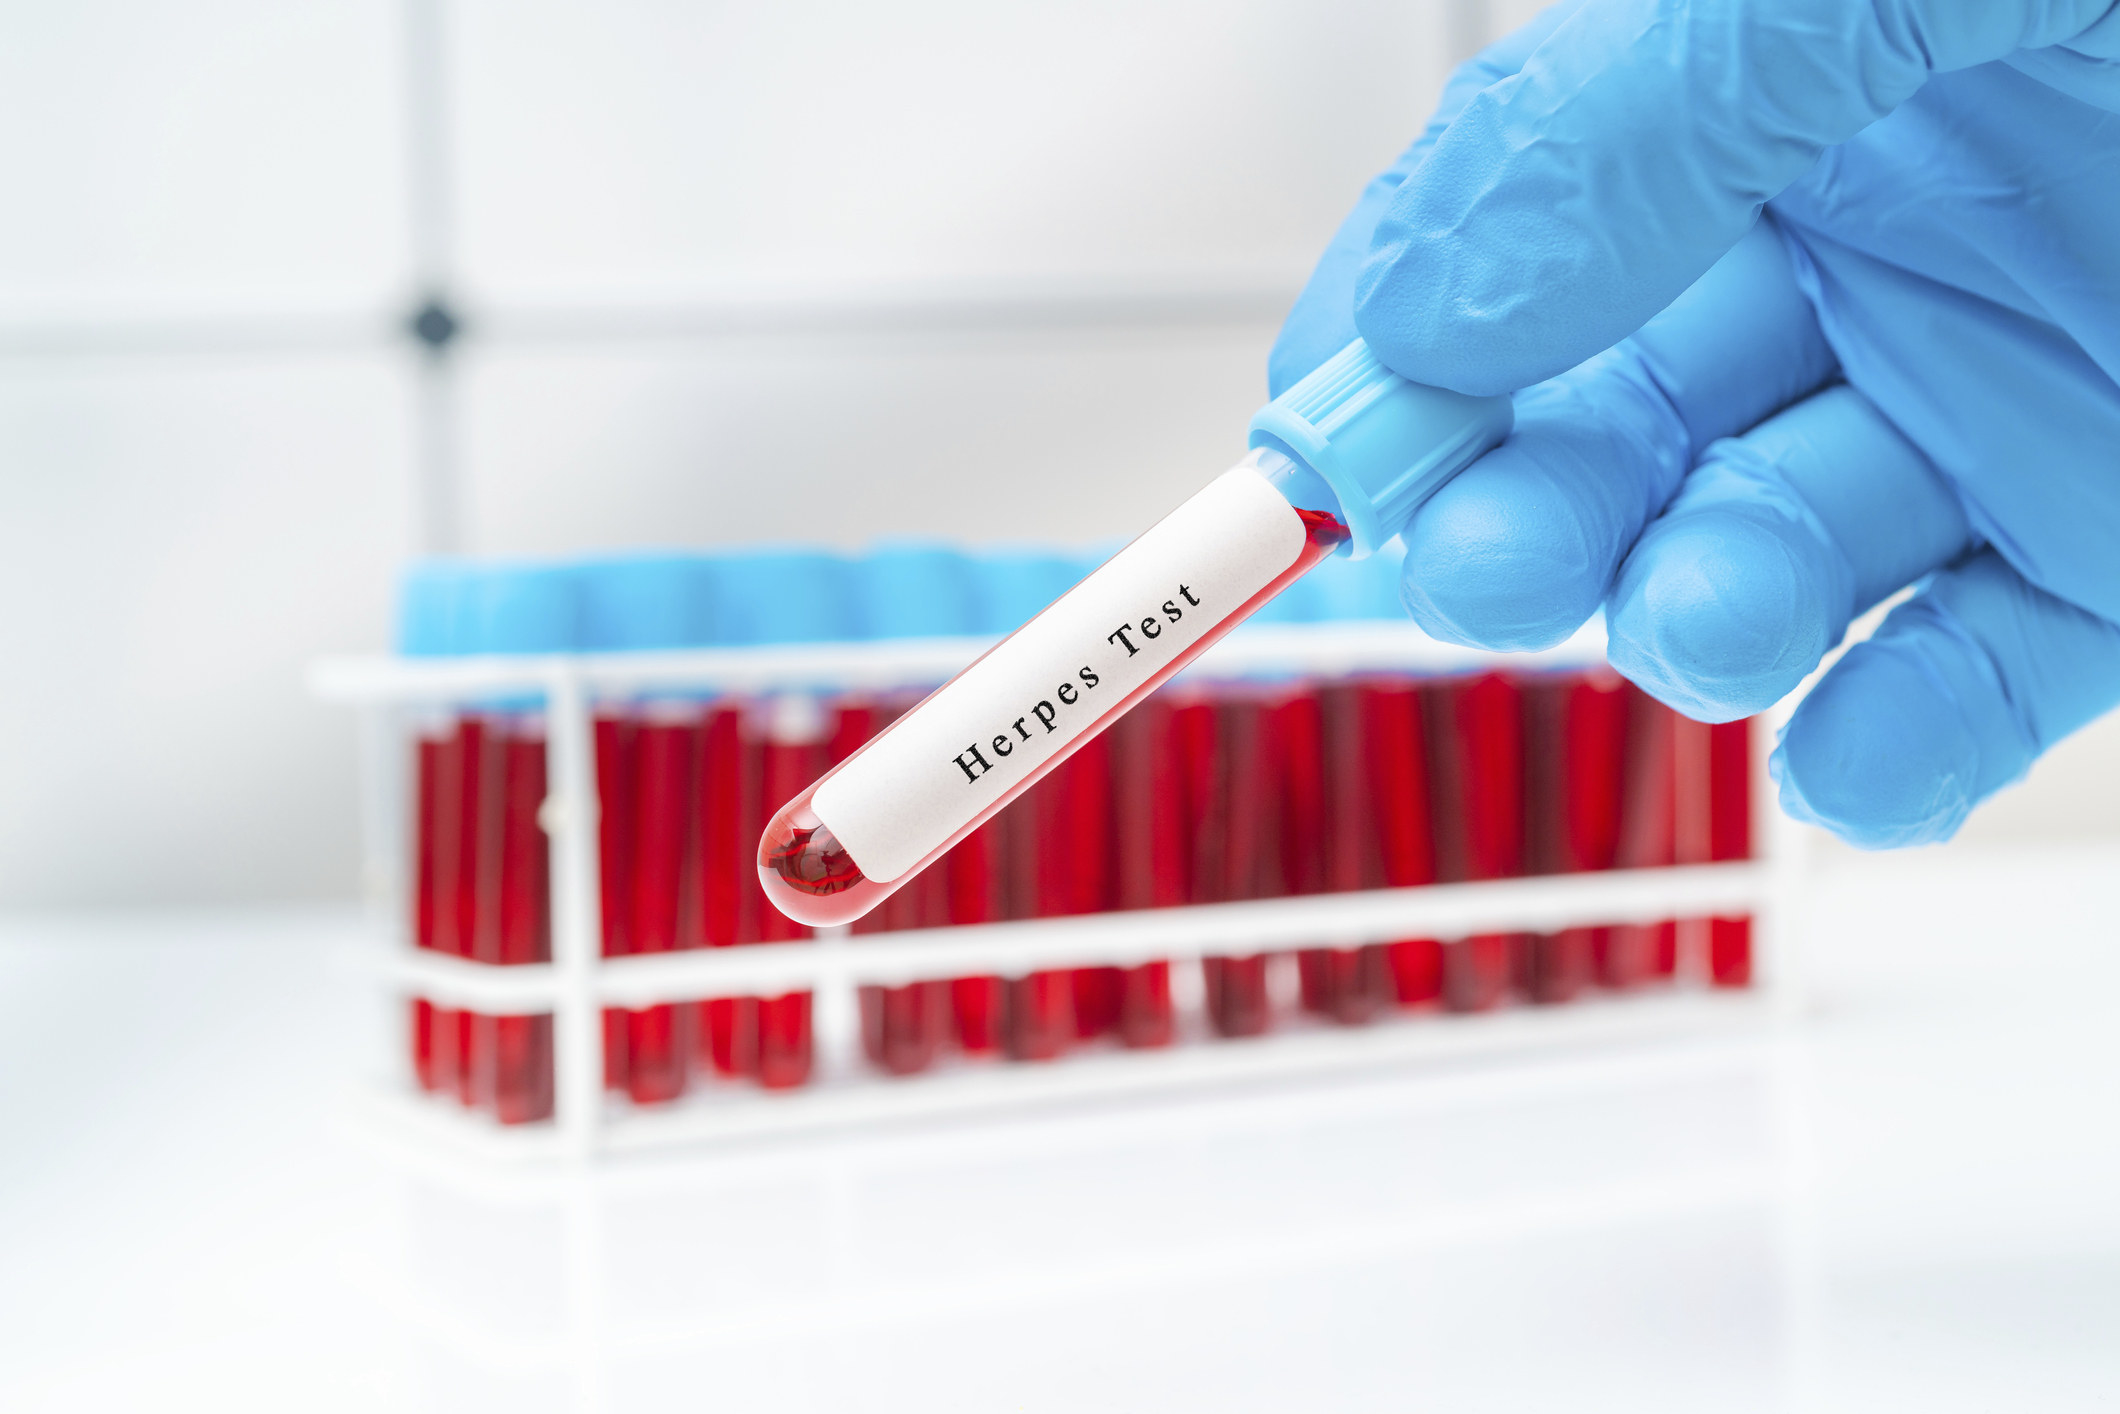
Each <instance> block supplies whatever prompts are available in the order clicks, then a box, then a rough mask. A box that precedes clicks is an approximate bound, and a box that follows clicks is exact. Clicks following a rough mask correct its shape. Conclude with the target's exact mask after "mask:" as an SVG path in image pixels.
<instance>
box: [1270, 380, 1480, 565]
mask: <svg viewBox="0 0 2120 1414" xmlns="http://www.w3.org/2000/svg"><path fill="white" fill-rule="evenodd" d="M1513 422H1514V414H1513V413H1512V412H1511V410H1510V404H1509V398H1508V397H1507V395H1500V394H1498V395H1495V396H1492V397H1473V396H1471V395H1469V394H1465V393H1453V392H1449V391H1448V390H1446V389H1442V388H1430V387H1428V386H1426V385H1425V384H1421V383H1409V382H1408V381H1406V380H1405V379H1404V378H1401V377H1399V375H1398V374H1396V373H1393V372H1392V371H1391V370H1390V369H1388V368H1386V367H1385V366H1384V365H1383V364H1381V363H1379V362H1377V358H1376V355H1375V354H1372V353H1371V352H1370V351H1369V345H1367V344H1365V343H1363V342H1362V341H1361V340H1360V339H1356V340H1355V341H1354V342H1353V343H1351V344H1349V345H1348V346H1347V347H1346V348H1344V349H1341V350H1340V351H1339V352H1338V353H1336V354H1334V355H1333V356H1332V357H1331V358H1329V359H1327V360H1325V362H1324V363H1322V364H1320V365H1319V366H1318V367H1317V368H1316V369H1315V370H1313V371H1312V373H1311V374H1310V376H1309V377H1307V378H1305V379H1303V380H1302V381H1301V382H1300V383H1297V384H1296V385H1295V386H1294V387H1293V388H1290V389H1289V390H1288V391H1287V392H1285V393H1283V394H1281V396H1280V397H1278V398H1275V399H1274V400H1273V401H1272V402H1270V403H1268V404H1267V405H1266V406H1265V407H1263V408H1261V409H1259V411H1258V413H1257V414H1256V415H1255V416H1254V417H1253V418H1252V420H1251V445H1252V446H1254V447H1271V448H1273V449H1275V450H1276V451H1280V452H1284V453H1286V454H1287V455H1289V456H1292V457H1294V458H1296V459H1297V460H1298V461H1301V462H1302V463H1304V464H1305V465H1306V466H1308V467H1309V468H1310V469H1311V470H1312V471H1315V472H1316V473H1317V474H1318V475H1319V476H1321V477H1323V478H1324V479H1325V483H1326V485H1328V486H1330V487H1332V490H1333V494H1334V495H1335V496H1338V497H1339V499H1340V510H1341V512H1342V514H1343V515H1344V516H1345V517H1346V520H1347V528H1348V529H1349V530H1350V531H1352V532H1353V542H1354V543H1353V547H1352V550H1353V554H1354V557H1355V558H1356V559H1361V558H1363V557H1364V556H1367V555H1371V554H1374V553H1375V552H1376V551H1377V549H1378V548H1379V547H1380V546H1382V545H1383V544H1384V543H1385V542H1386V541H1388V540H1390V539H1391V538H1392V537H1393V536H1395V535H1397V534H1398V533H1399V532H1400V531H1401V530H1404V529H1405V528H1406V522H1407V521H1409V520H1411V519H1412V518H1413V513H1414V512H1415V511H1416V510H1418V509H1419V508H1420V505H1421V502H1423V501H1425V500H1427V499H1428V498H1429V497H1430V496H1433V495H1434V494H1435V493H1436V492H1437V491H1438V490H1439V489H1441V487H1442V485H1443V483H1444V482H1446V481H1448V480H1449V479H1450V478H1451V477H1453V476H1455V475H1457V474H1458V473H1459V472H1460V471H1463V470H1464V469H1465V468H1466V467H1467V466H1470V465H1471V464H1472V463H1473V462H1474V461H1476V460H1477V459H1478V458H1479V457H1480V456H1482V455H1483V454H1485V453H1486V452H1487V451H1488V450H1490V449H1491V448H1493V447H1495V446H1497V445H1499V444H1500V443H1501V440H1502V439H1503V438H1504V437H1507V436H1508V435H1509V428H1510V427H1511V425H1512V424H1513Z"/></svg>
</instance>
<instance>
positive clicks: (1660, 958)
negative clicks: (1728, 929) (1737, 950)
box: [1656, 715, 1714, 976]
mask: <svg viewBox="0 0 2120 1414" xmlns="http://www.w3.org/2000/svg"><path fill="white" fill-rule="evenodd" d="M1713 733H1714V729H1713V728H1712V727H1710V726H1709V725H1708V724H1707V723H1705V722H1696V721H1693V720H1692V719H1691V718H1688V717H1685V716H1683V715H1675V716H1674V718H1673V720H1672V723H1671V734H1672V765H1671V779H1672V787H1673V790H1672V797H1673V799H1672V812H1671V818H1672V836H1673V840H1672V856H1673V860H1674V862H1676V863H1679V864H1706V863H1707V862H1709V861H1710V860H1711V859H1713V858H1714V852H1713V840H1712V835H1713V830H1714V819H1713V803H1712V801H1711V800H1710V795H1711V793H1712V790H1713V787H1714V780H1713V774H1714V773H1713V770H1712V765H1711V762H1712V756H1713V751H1712V741H1713ZM1713 933H1714V924H1713V923H1712V922H1711V921H1710V920H1709V919H1706V918H1685V919H1680V920H1678V921H1677V922H1676V923H1675V924H1673V926H1672V928H1671V934H1672V938H1671V945H1670V947H1669V949H1668V957H1669V964H1668V966H1667V965H1666V955H1667V950H1666V948H1665V947H1664V946H1663V945H1662V940H1661V939H1659V946H1658V950H1657V958H1656V962H1657V971H1658V972H1659V973H1662V974H1663V975H1665V976H1674V975H1676V973H1677V972H1678V969H1679V966H1680V954H1681V952H1683V954H1684V957H1685V959H1686V961H1687V962H1688V963H1689V964H1690V967H1689V970H1690V971H1695V972H1700V973H1705V972H1706V971H1707V970H1708V952H1709V950H1710V940H1711V937H1712V935H1713Z"/></svg>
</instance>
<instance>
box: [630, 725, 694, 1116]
mask: <svg viewBox="0 0 2120 1414" xmlns="http://www.w3.org/2000/svg"><path fill="white" fill-rule="evenodd" d="M654 710H655V711H656V712H657V713H658V714H659V715H656V716H650V717H647V718H644V719H643V720H641V721H640V722H639V723H638V724H637V725H636V726H635V727H634V734H633V789H632V792H631V795H632V802H631V803H632V806H633V828H632V831H631V837H630V845H631V851H632V856H633V869H632V877H631V887H632V896H631V898H630V899H629V900H628V901H627V923H628V928H629V932H630V943H631V951H632V952H634V953H665V952H672V951H675V950H676V949H677V947H678V946H679V944H680V941H681V939H680V937H679V918H680V912H681V907H682V903H683V900H684V897H685V893H686V885H687V879H686V870H687V866H688V865H696V861H697V857H698V856H697V852H696V851H694V850H692V849H690V848H689V847H688V846H689V845H690V843H691V841H690V832H691V822H692V810H691V806H692V800H693V796H694V792H695V784H694V771H695V747H696V745H697V741H698V735H699V733H698V731H697V729H696V727H695V726H694V724H693V723H692V722H691V721H688V720H666V719H664V717H665V716H667V715H668V714H671V713H673V712H674V711H676V710H677V709H674V708H671V707H668V706H662V707H659V708H657V709H654ZM691 1020H692V1009H691V1008H690V1007H683V1008H680V1007H678V1006H677V1005H676V1004H674V1003H669V1002H665V1003H662V1004H661V1005H657V1006H651V1007H644V1008H642V1009H641V1010H638V1011H632V1012H628V1013H627V1014H626V1093H627V1094H628V1095H629V1096H630V1097H631V1098H632V1099H633V1101H634V1103H635V1104H660V1103H663V1102H666V1101H669V1100H674V1099H676V1098H677V1097H678V1096H679V1095H682V1094H683V1093H684V1091H685V1080H686V1078H687V1075H688V1073H689V1062H690V1060H691V1051H692V1037H691V1034H690V1032H691Z"/></svg>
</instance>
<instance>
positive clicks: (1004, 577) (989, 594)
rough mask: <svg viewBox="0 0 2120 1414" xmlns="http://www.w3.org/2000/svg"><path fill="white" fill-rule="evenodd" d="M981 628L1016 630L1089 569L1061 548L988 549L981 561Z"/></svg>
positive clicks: (987, 630) (999, 632) (1039, 612)
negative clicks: (1061, 550) (1060, 549)
mask: <svg viewBox="0 0 2120 1414" xmlns="http://www.w3.org/2000/svg"><path fill="white" fill-rule="evenodd" d="M977 569H978V574H977V579H978V584H979V607H980V613H979V631H980V632H982V633H992V634H1004V633H1014V632H1015V631H1016V630H1017V629H1019V628H1022V627H1023V626H1024V625H1025V624H1027V623H1029V622H1030V621H1031V620H1032V619H1034V618H1036V617H1037V616H1038V615H1040V614H1042V613H1044V612H1045V610H1046V606H1048V605H1049V604H1051V603H1052V602H1053V601H1054V600H1055V599H1058V598H1059V597H1060V596H1061V595H1063V594H1065V593H1067V591H1068V590H1070V589H1072V588H1074V587H1075V585H1076V584H1077V583H1079V582H1080V581H1081V579H1082V577H1083V576H1084V575H1085V574H1087V573H1088V572H1089V571H1088V569H1087V568H1085V567H1084V566H1083V565H1082V564H1081V562H1080V561H1078V560H1076V559H1075V558H1074V557H1072V556H1070V555H1067V554H1063V553H1062V552H1060V551H1058V550H1042V549H1020V548H1010V549H1002V550H993V551H989V552H988V553H987V554H985V555H983V556H981V557H980V559H979V562H978V566H977Z"/></svg>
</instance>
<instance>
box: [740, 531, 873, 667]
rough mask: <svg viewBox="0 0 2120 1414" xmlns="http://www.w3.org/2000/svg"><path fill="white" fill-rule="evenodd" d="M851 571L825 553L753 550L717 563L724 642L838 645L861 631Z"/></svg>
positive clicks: (836, 556)
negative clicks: (851, 581)
mask: <svg viewBox="0 0 2120 1414" xmlns="http://www.w3.org/2000/svg"><path fill="white" fill-rule="evenodd" d="M851 568H852V567H851V566H849V565H848V564H847V562H846V561H845V560H844V559H843V558H841V557H840V556H838V555H835V554H832V553H830V552H828V551H824V550H752V551H746V552H744V553H741V554H735V555H729V556H727V557H725V558H722V559H720V560H717V561H716V562H715V566H714V571H715V582H716V585H717V587H718V589H719V592H720V595H721V605H722V609H723V615H722V618H721V623H722V626H723V627H722V634H723V637H722V641H723V642H727V643H755V644H767V643H835V642H839V641H841V640H844V639H849V638H853V637H855V636H856V635H857V634H858V633H859V631H860V628H861V625H860V623H859V621H858V620H857V617H856V615H855V612H854V597H853V593H852V589H853V586H852V585H851V584H849V583H848V580H849V578H850V574H849V570H850V569H851Z"/></svg>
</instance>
